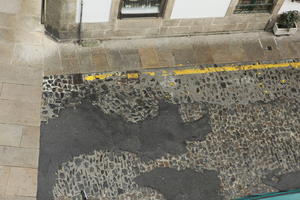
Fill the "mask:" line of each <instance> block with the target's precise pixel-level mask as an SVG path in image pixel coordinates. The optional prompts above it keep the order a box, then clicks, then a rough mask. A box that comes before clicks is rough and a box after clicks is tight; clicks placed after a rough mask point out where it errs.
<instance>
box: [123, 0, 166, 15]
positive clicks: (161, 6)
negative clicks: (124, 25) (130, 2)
mask: <svg viewBox="0 0 300 200" xmlns="http://www.w3.org/2000/svg"><path fill="white" fill-rule="evenodd" d="M123 1H124V0H120V3H119V10H118V19H126V18H151V17H155V18H159V17H163V16H164V14H165V11H166V7H167V3H168V0H161V4H160V12H159V13H145V14H143V13H139V14H122V8H123Z"/></svg>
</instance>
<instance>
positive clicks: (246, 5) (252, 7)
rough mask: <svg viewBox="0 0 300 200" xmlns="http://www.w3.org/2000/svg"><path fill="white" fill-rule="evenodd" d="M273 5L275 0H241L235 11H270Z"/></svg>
mask: <svg viewBox="0 0 300 200" xmlns="http://www.w3.org/2000/svg"><path fill="white" fill-rule="evenodd" d="M273 5H274V0H240V1H239V3H238V5H237V6H236V9H235V11H234V13H235V14H238V13H268V12H271V11H272V8H273Z"/></svg>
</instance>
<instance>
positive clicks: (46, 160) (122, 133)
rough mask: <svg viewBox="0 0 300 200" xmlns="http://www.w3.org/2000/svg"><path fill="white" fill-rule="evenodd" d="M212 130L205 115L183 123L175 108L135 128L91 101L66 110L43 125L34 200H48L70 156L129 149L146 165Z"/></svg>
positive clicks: (162, 106)
mask: <svg viewBox="0 0 300 200" xmlns="http://www.w3.org/2000/svg"><path fill="white" fill-rule="evenodd" d="M210 132H211V127H210V125H209V118H208V116H204V117H203V118H202V119H201V120H198V121H196V122H193V123H188V124H184V123H183V122H182V120H181V118H180V116H179V114H178V107H177V105H173V104H160V113H159V115H158V116H157V117H155V118H154V119H150V120H146V121H143V122H141V123H138V124H133V123H128V122H125V121H124V120H122V118H120V117H118V116H113V115H106V114H104V113H103V112H102V111H101V110H100V109H99V108H97V107H96V106H93V105H91V104H90V103H83V104H81V105H79V106H77V107H76V109H74V108H66V109H64V110H62V111H61V113H60V116H59V117H58V118H55V119H52V120H49V122H48V123H47V124H42V125H41V139H40V140H41V141H40V144H41V145H40V146H41V148H40V158H39V176H38V199H39V200H45V199H51V197H52V187H53V185H54V182H55V178H56V176H55V172H56V170H57V169H58V168H59V166H60V165H61V164H62V163H63V162H66V161H68V160H71V159H72V158H73V157H74V156H78V155H80V154H89V153H91V152H93V151H95V150H109V151H116V152H118V151H128V152H132V153H135V154H137V155H138V156H139V157H140V158H141V159H142V160H143V161H149V160H153V159H157V158H160V157H162V156H163V155H166V154H167V153H170V154H174V155H175V154H182V153H185V152H186V148H185V141H186V140H189V141H191V140H203V139H204V138H205V136H206V135H207V134H208V133H210Z"/></svg>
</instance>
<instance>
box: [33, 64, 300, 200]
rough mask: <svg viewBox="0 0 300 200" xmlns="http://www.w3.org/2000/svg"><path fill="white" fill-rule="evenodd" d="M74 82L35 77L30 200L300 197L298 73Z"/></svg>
mask: <svg viewBox="0 0 300 200" xmlns="http://www.w3.org/2000/svg"><path fill="white" fill-rule="evenodd" d="M83 77H84V75H56V76H52V75H51V76H46V77H44V83H43V105H42V113H41V118H42V120H43V121H44V122H43V125H42V127H41V132H42V134H41V150H40V163H39V189H38V199H45V198H47V199H48V198H50V199H51V198H54V199H80V191H81V190H84V191H86V193H87V194H88V196H89V197H90V198H91V199H118V200H121V199H122V200H125V199H143V200H144V199H149V200H150V199H153V200H154V199H155V200H156V199H167V200H174V199H176V200H177V199H182V200H183V199H189V200H193V199H205V200H208V199H225V200H227V199H233V198H237V197H241V196H245V195H248V194H254V193H264V192H272V191H278V190H281V189H285V190H286V189H294V188H300V185H299V183H298V182H297V181H295V180H296V179H295V176H293V175H291V173H295V174H297V173H299V171H300V163H299V159H300V133H299V127H300V117H299V114H298V113H299V109H300V107H299V106H300V104H299V94H300V85H299V79H300V71H299V70H298V69H294V68H285V69H280V68H274V69H265V70H249V71H236V72H222V73H211V74H200V75H184V76H150V75H145V74H143V75H140V76H139V77H138V78H133V79H128V78H125V77H122V76H118V77H110V78H107V79H105V80H94V81H86V80H84V79H83ZM179 180H180V181H179ZM158 183H160V184H158ZM286 183H289V184H286ZM187 184H190V187H186V185H187ZM284 186H285V187H284ZM176 188H180V190H179V189H178V190H177V189H176ZM175 190H176V191H175ZM205 191H210V192H205Z"/></svg>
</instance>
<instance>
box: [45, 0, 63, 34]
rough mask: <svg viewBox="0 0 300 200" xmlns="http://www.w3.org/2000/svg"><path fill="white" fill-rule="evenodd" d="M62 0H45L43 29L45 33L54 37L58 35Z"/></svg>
mask: <svg viewBox="0 0 300 200" xmlns="http://www.w3.org/2000/svg"><path fill="white" fill-rule="evenodd" d="M62 1H63V0H46V6H45V21H44V24H45V29H46V32H47V34H49V35H50V36H52V37H54V38H58V37H59V29H60V20H61V9H62V5H63V2H62Z"/></svg>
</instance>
